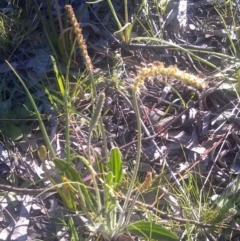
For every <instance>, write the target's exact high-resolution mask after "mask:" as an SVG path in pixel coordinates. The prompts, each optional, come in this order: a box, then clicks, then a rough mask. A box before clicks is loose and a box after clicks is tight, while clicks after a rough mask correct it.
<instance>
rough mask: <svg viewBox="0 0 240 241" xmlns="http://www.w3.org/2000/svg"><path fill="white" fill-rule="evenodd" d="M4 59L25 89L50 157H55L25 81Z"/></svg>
mask: <svg viewBox="0 0 240 241" xmlns="http://www.w3.org/2000/svg"><path fill="white" fill-rule="evenodd" d="M5 61H6V63H7V64H8V66H9V67H10V68H11V70H12V71H13V73H14V74H15V75H16V77H17V78H18V80H19V82H20V83H21V84H22V86H23V88H24V90H25V91H26V93H27V95H28V98H29V100H30V102H31V104H32V106H33V109H34V111H35V113H36V116H37V119H38V122H39V126H40V129H41V131H42V134H43V137H44V140H45V142H46V145H47V148H48V150H49V152H50V156H51V158H55V157H56V155H55V152H54V150H53V147H52V145H51V142H50V139H49V137H48V134H47V131H46V128H45V126H44V124H43V121H42V118H41V115H40V113H39V111H38V108H37V106H36V104H35V101H34V99H33V97H32V95H31V93H30V92H29V90H28V88H27V86H26V85H25V83H24V82H23V80H22V79H21V77H20V76H19V75H18V73H17V72H16V71H15V69H14V68H13V67H12V65H11V64H10V63H9V62H8V61H7V60H5Z"/></svg>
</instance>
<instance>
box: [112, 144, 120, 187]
mask: <svg viewBox="0 0 240 241" xmlns="http://www.w3.org/2000/svg"><path fill="white" fill-rule="evenodd" d="M109 172H112V173H113V184H114V186H115V188H117V187H118V186H120V185H121V182H122V178H123V171H122V158H121V152H120V150H119V148H117V147H114V148H113V149H112V150H111V154H110V160H109Z"/></svg>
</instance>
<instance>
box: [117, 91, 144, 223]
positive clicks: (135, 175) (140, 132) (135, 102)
mask: <svg viewBox="0 0 240 241" xmlns="http://www.w3.org/2000/svg"><path fill="white" fill-rule="evenodd" d="M133 106H134V109H135V114H136V119H137V130H138V137H137V155H136V164H135V167H134V170H133V176H132V181H131V183H130V186H129V188H128V192H127V194H126V199H125V201H124V204H123V211H124V212H123V213H122V214H121V215H120V218H119V223H120V224H122V223H123V221H124V216H125V212H126V210H127V206H128V204H129V200H130V196H131V193H132V190H133V187H134V184H135V181H136V178H137V173H138V169H139V163H140V157H141V146H142V126H141V117H140V111H139V108H138V102H137V93H136V90H133ZM126 224H127V223H126Z"/></svg>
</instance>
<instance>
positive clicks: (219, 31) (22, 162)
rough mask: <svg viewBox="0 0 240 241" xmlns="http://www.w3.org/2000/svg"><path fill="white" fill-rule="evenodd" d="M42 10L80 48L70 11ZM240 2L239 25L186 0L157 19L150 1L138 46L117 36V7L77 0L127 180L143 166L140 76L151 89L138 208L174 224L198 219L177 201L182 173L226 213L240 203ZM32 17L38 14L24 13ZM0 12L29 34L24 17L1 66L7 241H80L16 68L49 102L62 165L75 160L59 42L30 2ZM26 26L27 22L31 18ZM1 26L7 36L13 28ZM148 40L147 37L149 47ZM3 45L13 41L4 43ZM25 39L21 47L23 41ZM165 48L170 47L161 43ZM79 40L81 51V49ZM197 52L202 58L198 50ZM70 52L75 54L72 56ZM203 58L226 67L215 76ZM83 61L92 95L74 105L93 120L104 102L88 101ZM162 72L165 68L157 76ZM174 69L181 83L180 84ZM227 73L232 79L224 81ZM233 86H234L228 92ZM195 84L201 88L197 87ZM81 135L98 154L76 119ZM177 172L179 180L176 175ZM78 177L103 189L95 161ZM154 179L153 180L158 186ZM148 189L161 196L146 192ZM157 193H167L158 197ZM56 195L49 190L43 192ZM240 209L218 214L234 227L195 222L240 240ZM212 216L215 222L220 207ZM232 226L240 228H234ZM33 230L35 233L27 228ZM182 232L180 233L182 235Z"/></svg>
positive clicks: (2, 200) (82, 144) (144, 113)
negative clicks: (92, 169)
mask: <svg viewBox="0 0 240 241" xmlns="http://www.w3.org/2000/svg"><path fill="white" fill-rule="evenodd" d="M20 2H21V1H19V3H20ZM26 2H27V1H26ZM35 2H36V4H37V6H38V9H39V11H40V13H41V14H42V16H43V18H44V19H45V20H46V21H50V19H49V16H48V14H49V9H48V7H49V6H50V7H51V8H50V10H51V12H52V17H53V21H54V24H55V25H56V26H58V27H57V28H56V29H57V31H59V32H58V33H59V39H60V40H61V41H62V39H63V37H65V35H64V34H65V33H67V34H69V35H68V37H69V39H70V40H71V41H72V39H71V37H72V35H71V31H70V30H69V29H66V32H60V31H61V27H60V26H59V19H58V17H59V13H58V11H60V15H62V16H64V7H65V6H64V5H63V3H62V2H60V1H46V2H49V3H50V5H49V6H48V5H47V3H45V2H42V1H35ZM122 2H123V1H120V0H119V1H115V3H114V4H115V5H114V7H115V9H116V11H119V14H122V11H123V3H122ZM231 2H232V4H233V5H232V6H234V7H235V8H236V9H235V12H234V14H233V15H231V11H232V9H231V8H229V7H228V6H227V5H224V3H223V2H222V1H214V2H213V1H197V2H196V1H181V0H180V1H177V0H176V1H169V4H168V5H167V6H166V7H165V8H164V7H161V9H164V11H163V10H162V11H163V12H161V13H162V15H160V14H159V12H156V11H155V9H156V8H154V6H155V5H154V1H148V5H149V12H148V13H146V11H144V9H143V8H140V9H139V15H138V18H139V22H141V21H142V23H143V24H142V25H141V24H139V23H138V22H136V24H135V26H134V27H133V31H132V32H133V33H135V34H136V35H137V36H138V37H139V39H138V38H132V41H131V43H122V42H121V41H119V40H118V35H117V34H114V32H117V31H116V26H115V24H114V19H113V17H112V15H111V13H110V12H109V9H108V6H107V4H106V2H105V1H102V2H99V3H95V4H94V5H85V3H83V1H77V0H75V1H71V4H72V6H73V9H74V11H75V14H76V15H77V16H79V19H78V21H79V22H81V27H82V31H83V35H84V38H85V41H86V44H87V46H89V49H88V51H89V53H90V56H91V57H92V58H93V61H92V62H93V64H94V66H93V69H94V71H95V74H96V76H97V77H98V78H96V79H97V80H96V84H97V91H98V93H100V92H105V95H106V99H105V103H104V105H103V110H102V113H103V123H104V126H105V128H106V131H107V144H108V147H109V149H110V148H111V147H113V146H118V147H119V148H120V150H121V153H122V156H123V160H124V163H125V167H124V168H125V169H126V171H127V173H131V170H132V166H134V164H135V157H136V141H137V135H138V133H137V128H136V116H135V113H134V110H133V107H132V104H131V93H130V87H131V86H132V84H133V83H136V82H134V80H136V79H138V78H140V79H141V80H142V81H141V84H143V85H141V87H140V86H137V88H140V89H139V93H138V101H139V107H140V110H141V119H142V122H143V125H144V126H145V127H146V129H144V133H143V135H142V150H141V165H140V169H139V182H141V183H142V184H141V185H140V187H139V189H140V192H142V193H141V195H139V200H138V201H137V202H139V203H144V204H145V205H146V206H145V208H147V209H149V210H153V211H157V210H158V211H159V216H160V217H162V219H163V221H165V220H172V221H173V222H178V223H179V224H181V225H182V227H183V226H184V225H183V224H185V223H188V219H187V218H186V217H182V216H181V215H182V212H183V209H182V206H181V205H183V204H181V203H180V204H179V200H177V199H176V196H177V195H180V194H179V193H177V194H176V193H174V192H175V189H174V187H176V183H175V182H174V180H173V178H172V173H174V175H175V176H176V177H177V178H178V180H179V181H180V182H181V183H187V182H190V181H191V177H193V178H194V179H195V180H196V185H197V186H198V189H199V191H200V192H204V191H205V192H207V193H209V196H208V197H211V198H214V197H216V199H217V200H218V199H219V202H218V203H221V200H220V197H227V198H228V199H229V200H232V199H234V198H235V197H234V195H233V194H234V193H235V195H237V194H238V193H239V190H238V189H239V188H238V185H239V184H238V181H237V180H238V179H237V176H238V175H239V173H240V154H239V146H240V133H239V126H240V122H239V116H240V115H239V96H238V94H239V93H238V92H237V91H235V88H236V89H237V88H238V87H239V80H238V79H237V78H236V71H237V69H238V68H239V63H240V61H239V59H238V56H239V55H237V56H235V52H234V51H238V53H239V49H238V48H239V40H238V39H239V29H238V27H236V26H238V25H239V19H240V9H239V3H238V1H231ZM56 3H58V4H56ZM26 4H27V3H26ZM138 4H139V5H138ZM139 6H140V3H139V1H129V12H130V13H131V14H132V15H131V16H130V18H131V17H134V14H136V13H135V12H134V10H135V7H139ZM159 9H160V8H159ZM159 9H158V10H159ZM25 10H26V11H27V14H26V15H24V14H21V13H22V12H23V13H25V12H24V11H25ZM154 11H155V12H154ZM159 11H160V10H159ZM0 13H1V15H2V16H5V18H6V17H8V18H18V17H19V21H23V22H24V24H25V25H24V27H25V28H23V29H21V28H19V26H14V24H16V19H15V21H13V22H12V24H13V26H11V29H10V30H9V29H7V31H9V32H10V33H9V34H10V35H9V36H10V37H9V38H10V40H11V41H10V42H9V43H8V44H6V45H4V48H5V49H3V52H4V56H2V57H1V58H0V75H1V80H0V91H1V92H0V93H1V94H0V96H1V102H0V134H1V135H0V137H1V145H0V178H1V179H0V190H1V195H0V207H1V210H2V215H1V217H0V223H1V224H0V239H2V240H18V239H19V240H36V239H41V240H69V239H70V233H69V229H68V227H67V225H66V223H67V221H68V220H69V216H70V214H69V211H68V210H67V209H66V208H65V207H64V206H63V205H62V203H61V200H60V198H59V197H58V196H57V195H56V192H55V190H53V189H49V190H48V189H47V188H48V187H50V183H49V181H47V180H46V176H45V173H44V171H43V169H42V165H41V164H42V163H41V161H40V159H39V156H38V155H37V150H39V149H38V147H39V146H41V145H44V140H43V138H42V134H41V132H40V130H39V125H38V122H37V120H36V117H35V115H34V113H33V109H32V107H31V105H30V104H29V100H28V98H27V97H26V94H25V93H24V91H23V89H22V87H21V86H20V84H19V83H18V81H17V79H16V77H15V76H14V75H13V73H12V72H11V71H10V68H9V66H8V65H7V64H6V63H5V62H4V61H5V59H7V60H8V62H10V63H11V65H12V66H13V67H14V69H15V70H17V71H18V73H19V74H20V75H21V77H22V78H23V79H24V81H25V83H26V85H27V86H28V88H29V90H30V91H31V93H32V95H33V96H34V98H35V99H36V101H37V105H38V108H39V110H40V112H41V114H42V116H43V120H44V123H45V124H46V126H47V129H48V133H49V136H50V139H51V141H52V145H53V147H54V150H55V151H56V153H57V154H58V156H59V157H61V158H64V157H65V155H66V153H64V152H63V151H62V150H63V147H64V145H65V140H64V135H63V134H64V128H65V126H64V118H65V117H64V116H63V107H62V105H61V103H60V101H59V100H60V95H59V92H60V91H59V89H58V87H57V85H56V83H55V82H54V78H55V76H54V74H53V66H52V62H51V58H50V55H53V54H56V53H54V52H53V49H51V46H49V43H47V41H46V39H47V36H46V32H45V31H44V28H43V26H42V25H41V21H40V19H38V18H37V14H36V12H35V11H34V9H32V8H28V7H26V5H24V4H23V5H21V4H20V5H15V4H11V3H10V1H1V3H0ZM219 13H221V14H220V15H219ZM1 15H0V17H1ZM25 16H27V17H26V18H24V17H25ZM144 19H146V21H143V20H144ZM2 21H4V17H2V18H0V24H1V22H2ZM21 23H22V22H21ZM149 26H152V29H151V31H152V32H153V33H151V34H152V35H151V34H150V33H148V31H146V30H148V28H150V27H149ZM226 26H227V29H226ZM1 28H5V26H4V25H3V24H2V25H1ZM16 30H18V31H17V32H16ZM2 33H3V32H2ZM19 35H20V37H19ZM140 36H142V37H145V38H142V39H141V38H140ZM229 36H230V37H231V38H230V37H229ZM3 37H5V36H0V38H3ZM153 37H154V38H153ZM15 38H16V39H19V41H14V39H15ZM156 38H158V39H159V40H164V41H165V42H161V41H159V42H157V41H156ZM3 40H4V39H2V40H0V42H1V41H3ZM148 40H149V41H148ZM230 40H231V41H232V42H233V43H231V41H230ZM61 41H60V42H61ZM71 41H70V45H69V46H70V47H72V46H73V42H71ZM167 41H168V43H167ZM58 43H59V42H58ZM61 43H62V42H61ZM54 44H55V43H54ZM69 46H67V47H69ZM177 46H180V48H181V49H178V48H177ZM234 46H235V48H236V49H235V50H234ZM182 49H187V50H188V51H182ZM56 50H57V47H56ZM190 50H193V51H194V52H189V51H190ZM202 50H205V52H203V51H202ZM68 51H69V52H70V48H69V49H67V51H66V52H68ZM6 53H7V54H6ZM191 53H193V54H194V55H192V54H191ZM216 53H217V54H218V55H217V54H216ZM220 53H221V54H222V55H219V54H220ZM57 54H58V53H57ZM59 56H60V54H59ZM63 56H64V55H61V57H59V59H58V64H59V66H60V67H59V68H60V70H61V73H62V75H64V74H65V71H66V68H65V63H64V60H63V58H64V57H63ZM196 56H197V57H199V58H202V59H203V60H205V61H209V63H211V64H213V65H215V66H217V67H218V68H219V69H218V70H216V69H214V68H213V67H212V66H211V65H207V64H206V62H202V61H200V59H199V58H197V57H196ZM224 56H225V57H226V56H229V58H225V57H224ZM55 57H56V56H55ZM72 63H73V66H71V71H70V76H71V82H72V83H75V82H76V83H81V86H82V88H83V90H84V91H85V92H84V94H81V99H80V98H77V100H74V101H73V103H74V104H73V106H72V108H74V109H75V110H76V111H77V112H78V113H81V115H83V116H86V117H87V118H90V117H91V114H90V113H89V109H90V108H91V107H92V102H91V98H90V95H91V93H90V91H88V87H89V79H88V76H87V75H86V74H85V73H84V71H83V67H84V65H83V64H82V63H83V61H82V57H81V56H80V53H79V50H77V49H74V54H73V59H72ZM154 63H158V64H154ZM163 63H164V64H163ZM157 65H158V70H157V69H156V68H155V67H156V66H157ZM149 66H152V67H149ZM154 66H155V67H154ZM154 68H155V69H154ZM160 68H161V71H159V69H160ZM80 70H81V71H80ZM164 71H165V72H164ZM174 71H175V73H176V74H173V72H174ZM166 72H169V73H170V72H171V73H170V74H166ZM219 72H221V77H217V74H219ZM59 75H60V73H59ZM46 76H47V77H46ZM145 77H146V78H145ZM185 79H188V80H189V79H190V81H189V82H186V83H185V84H183V83H182V81H181V80H185ZM191 80H194V81H191ZM221 81H224V83H223V84H222V85H220V83H222V82H221ZM234 81H235V82H234ZM237 81H238V83H237ZM119 82H120V83H119ZM193 82H194V83H197V84H196V85H192V83H193ZM44 86H45V87H46V86H47V88H45V87H44ZM73 86H75V85H73ZM202 86H204V88H202ZM206 86H207V87H206ZM196 87H197V88H196ZM81 91H82V90H81ZM51 97H54V98H55V99H53V98H51ZM70 129H71V136H70V141H71V148H72V150H74V152H76V153H79V154H81V155H83V156H86V155H87V154H86V153H87V137H88V124H87V119H84V118H83V117H80V116H77V117H75V118H71V120H70ZM93 136H94V138H93V140H92V143H91V148H92V150H91V151H92V158H93V159H94V158H95V157H97V158H99V159H101V157H102V155H103V153H104V150H103V143H102V139H101V135H100V134H98V133H94V134H93ZM153 141H155V142H156V144H157V147H159V148H160V151H159V148H157V147H156V145H154V144H153ZM166 162H167V163H168V165H169V166H170V167H171V171H172V173H170V172H169V170H167V169H166V168H165V165H166ZM74 167H75V168H76V169H77V170H78V171H79V172H81V174H82V177H83V179H84V182H85V183H86V185H88V186H89V187H92V182H91V181H92V180H91V179H92V177H91V175H90V173H89V171H88V170H87V169H86V167H85V166H84V165H83V163H81V162H80V161H79V160H76V161H75V162H74ZM47 168H48V170H49V172H50V173H51V174H52V175H53V176H54V175H55V173H54V168H53V167H52V166H51V163H48V165H47ZM150 173H151V174H150ZM163 173H164V175H161V174H163ZM151 175H152V176H151ZM149 176H151V178H149ZM148 178H149V179H151V181H149V182H148V183H147V184H146V182H147V181H146V180H147V179H148ZM152 179H153V180H152ZM144 180H145V181H144ZM150 182H151V185H150ZM145 184H146V186H147V188H148V189H149V190H145V189H146V188H145ZM150 186H151V187H150ZM156 187H161V188H159V189H158V190H157V192H156ZM44 190H45V191H46V192H44V193H43V194H42V192H43V191H44ZM145 191H146V192H145ZM123 192H124V191H123ZM40 194H41V195H40ZM173 194H176V196H175V195H173ZM218 195H219V196H218ZM119 198H120V199H121V197H119ZM122 199H124V198H122ZM208 201H209V200H208ZM209 202H210V201H209ZM169 203H171V205H169ZM238 204H239V200H238V199H237V198H236V203H234V205H235V206H234V205H233V207H234V208H235V209H234V208H233V209H234V210H232V209H230V208H229V214H228V215H226V216H224V217H222V216H217V215H216V219H219V220H220V221H222V222H219V223H218V222H217V221H218V220H211V219H207V215H206V214H204V215H203V218H206V219H204V220H195V223H194V224H195V225H196V226H199V227H204V228H207V229H209V230H211V228H214V227H213V226H214V225H213V226H211V225H210V224H211V222H210V221H212V222H213V221H215V223H217V225H218V226H217V229H218V230H220V229H221V232H219V233H218V234H216V233H214V235H215V240H237V239H234V237H235V236H236V237H237V236H238V235H239V232H240V229H239V222H238V216H237V215H236V213H235V211H236V210H238V209H237V205H238ZM204 208H206V213H207V211H208V210H209V209H207V207H204ZM204 208H203V210H204ZM160 210H161V211H160ZM162 210H163V211H162ZM167 210H171V214H167ZM212 215H213V216H214V214H212ZM63 217H65V219H64V218H63ZM136 218H137V219H139V218H141V219H143V216H142V215H139V216H137V215H136ZM74 221H75V224H76V226H77V227H80V228H82V227H84V226H85V224H86V220H85V218H84V215H74ZM229 222H232V226H231V227H230V225H229ZM23 223H24V227H21V225H22V224H23ZM204 225H205V226H204ZM227 225H229V226H228V227H227V228H226V226H227ZM182 227H181V228H182ZM181 228H179V230H174V231H176V233H178V234H182V233H181V232H183V230H182V229H181ZM231 228H232V229H231ZM20 233H21V235H20ZM79 233H81V235H82V237H87V236H88V232H87V230H86V229H82V230H80V231H79ZM228 237H230V238H231V239H230V238H228ZM94 238H95V237H93V238H92V240H94ZM123 240H126V239H123ZM195 240H196V239H195Z"/></svg>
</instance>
